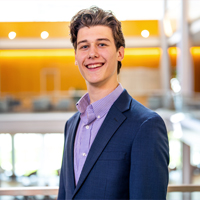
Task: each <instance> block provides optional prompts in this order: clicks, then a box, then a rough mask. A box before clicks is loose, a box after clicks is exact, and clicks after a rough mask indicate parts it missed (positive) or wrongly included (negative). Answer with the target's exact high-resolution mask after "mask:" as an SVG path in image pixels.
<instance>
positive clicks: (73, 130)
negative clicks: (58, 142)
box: [66, 113, 80, 195]
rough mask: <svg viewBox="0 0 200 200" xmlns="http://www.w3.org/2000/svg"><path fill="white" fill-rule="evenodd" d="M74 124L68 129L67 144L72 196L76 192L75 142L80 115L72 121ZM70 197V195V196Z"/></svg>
mask: <svg viewBox="0 0 200 200" xmlns="http://www.w3.org/2000/svg"><path fill="white" fill-rule="evenodd" d="M72 120H73V122H72V123H71V125H70V127H68V128H67V131H68V133H67V137H68V138H67V140H66V141H67V144H66V149H67V158H66V165H67V166H68V167H67V169H68V171H67V177H69V178H68V179H67V181H68V183H67V185H68V187H70V188H68V189H70V191H71V195H72V194H73V192H74V189H75V178H74V140H75V136H76V130H77V127H78V124H79V120H80V113H77V114H76V115H75V116H74V118H73V119H72ZM68 195H69V194H68Z"/></svg>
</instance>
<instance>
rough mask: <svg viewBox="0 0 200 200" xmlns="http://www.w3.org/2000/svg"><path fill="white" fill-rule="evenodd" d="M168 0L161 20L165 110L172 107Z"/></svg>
mask: <svg viewBox="0 0 200 200" xmlns="http://www.w3.org/2000/svg"><path fill="white" fill-rule="evenodd" d="M166 7H167V0H165V1H164V8H163V17H162V20H160V39H161V48H162V54H161V62H160V72H161V87H162V94H163V105H164V107H165V108H169V106H170V68H169V56H168V51H167V50H168V44H167V37H166V35H165V31H164V20H165V16H166Z"/></svg>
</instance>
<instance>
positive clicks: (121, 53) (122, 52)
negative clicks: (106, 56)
mask: <svg viewBox="0 0 200 200" xmlns="http://www.w3.org/2000/svg"><path fill="white" fill-rule="evenodd" d="M123 58H124V47H123V46H121V47H120V48H119V49H118V56H117V61H122V60H123Z"/></svg>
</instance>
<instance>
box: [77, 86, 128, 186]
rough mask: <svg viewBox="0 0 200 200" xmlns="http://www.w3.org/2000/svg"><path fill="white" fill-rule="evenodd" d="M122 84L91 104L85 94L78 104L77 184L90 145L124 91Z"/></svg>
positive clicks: (87, 95)
mask: <svg viewBox="0 0 200 200" xmlns="http://www.w3.org/2000/svg"><path fill="white" fill-rule="evenodd" d="M123 90H124V89H123V87H122V85H121V84H119V85H118V87H117V88H116V89H115V90H114V91H113V92H111V93H110V94H109V95H107V96H106V97H104V98H102V99H100V100H98V101H96V102H94V103H92V104H90V97H89V94H88V93H87V94H85V95H84V96H83V97H82V98H81V99H80V100H79V101H78V103H77V104H76V107H77V109H78V111H79V112H80V113H81V115H80V122H79V125H78V129H77V133H76V138H75V145H74V174H75V183H76V185H77V183H78V180H79V177H80V174H81V171H82V168H83V165H84V163H85V160H86V158H87V155H88V153H89V150H90V147H91V145H92V143H93V141H94V139H95V137H96V135H97V133H98V131H99V128H100V127H101V125H102V123H103V121H104V119H105V117H106V115H107V113H108V111H109V109H110V107H111V106H112V105H113V103H114V102H115V101H116V100H117V98H118V97H119V96H120V94H121V93H122V92H123Z"/></svg>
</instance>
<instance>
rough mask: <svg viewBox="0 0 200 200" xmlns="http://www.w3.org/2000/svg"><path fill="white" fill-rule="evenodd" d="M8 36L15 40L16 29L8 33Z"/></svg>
mask: <svg viewBox="0 0 200 200" xmlns="http://www.w3.org/2000/svg"><path fill="white" fill-rule="evenodd" d="M8 37H9V38H10V39H11V40H13V39H15V37H16V33H15V32H14V31H11V32H10V33H9V34H8Z"/></svg>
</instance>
